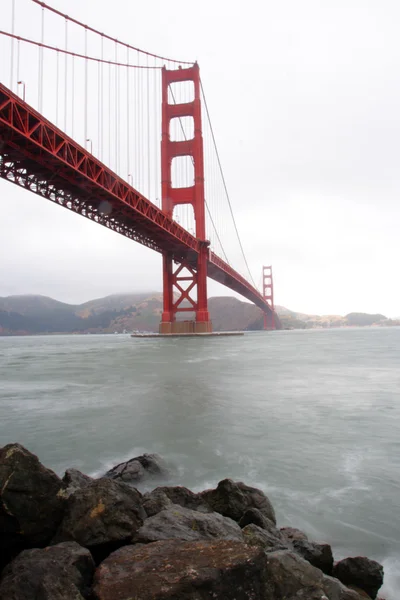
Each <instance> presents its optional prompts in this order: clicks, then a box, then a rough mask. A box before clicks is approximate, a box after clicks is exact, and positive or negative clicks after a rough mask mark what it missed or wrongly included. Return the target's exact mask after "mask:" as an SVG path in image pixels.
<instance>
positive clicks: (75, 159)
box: [0, 84, 271, 313]
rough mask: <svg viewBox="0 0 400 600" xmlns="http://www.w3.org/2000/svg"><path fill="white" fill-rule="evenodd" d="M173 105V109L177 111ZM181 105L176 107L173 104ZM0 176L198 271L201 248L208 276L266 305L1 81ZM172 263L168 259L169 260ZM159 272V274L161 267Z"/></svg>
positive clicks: (266, 308)
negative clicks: (167, 253) (167, 254)
mask: <svg viewBox="0 0 400 600" xmlns="http://www.w3.org/2000/svg"><path fill="white" fill-rule="evenodd" d="M176 106H177V105H175V106H174V107H173V108H172V107H171V115H172V114H173V111H174V110H178V109H177V108H176ZM178 106H179V105H178ZM0 177H2V178H3V179H6V180H7V181H10V182H12V183H14V184H15V185H18V186H20V187H22V188H24V189H26V190H29V191H31V192H34V193H35V194H38V195H39V196H42V197H44V198H47V199H48V200H51V201H52V202H55V203H57V204H59V205H60V206H64V207H65V208H67V209H69V210H72V211H74V212H76V213H78V214H80V215H82V216H84V217H86V218H88V219H91V220H92V221H95V222H97V223H100V224H101V225H103V226H104V227H107V228H108V229H111V230H113V231H116V232H117V233H119V234H121V235H124V236H126V237H128V238H130V239H133V240H135V241H137V242H139V243H141V244H143V245H144V246H147V247H148V248H151V249H153V250H157V251H158V252H161V253H163V252H169V256H171V257H172V259H173V261H174V262H175V263H182V262H183V261H187V263H188V264H189V265H190V266H191V268H192V269H197V264H198V255H199V254H200V252H201V253H202V256H203V258H204V257H205V258H204V260H205V262H206V267H207V274H208V276H209V277H211V278H212V279H214V280H215V281H218V282H219V283H222V284H223V285H225V286H226V287H228V288H230V289H231V290H233V291H235V292H237V293H238V294H241V295H242V296H244V297H245V298H247V299H248V300H250V301H251V302H254V304H256V305H257V306H259V307H260V308H261V309H262V310H263V311H266V312H267V313H270V312H271V308H270V306H269V304H268V302H267V301H266V300H264V298H263V296H262V294H260V292H259V291H258V290H256V289H255V288H254V287H253V286H252V285H251V284H250V283H249V282H248V281H246V279H244V277H242V276H241V275H239V273H237V272H236V271H235V270H234V269H233V268H232V267H231V266H230V265H228V264H227V263H226V262H225V261H223V260H222V259H221V258H219V257H218V256H216V255H215V254H214V253H213V252H210V250H209V248H207V247H206V248H205V249H204V247H205V242H203V241H202V240H198V239H196V238H195V237H194V236H192V235H191V234H190V233H188V232H187V231H186V230H185V229H183V227H181V226H180V225H178V223H176V222H175V221H173V220H172V218H171V217H170V216H168V215H167V214H165V213H164V212H163V211H162V210H160V209H159V208H158V207H157V206H155V205H154V204H153V203H152V202H150V201H149V200H147V199H146V198H145V197H144V196H142V195H141V194H140V193H139V192H137V191H136V190H135V189H134V188H133V187H131V186H130V185H129V184H127V183H126V182H125V181H124V180H123V179H121V178H120V177H118V176H117V175H116V174H115V173H113V172H112V171H111V170H110V169H109V168H108V167H106V166H105V165H104V164H103V163H101V162H100V161H99V160H97V159H96V158H95V157H93V156H92V155H91V154H90V153H89V152H88V151H87V150H85V148H83V147H82V146H80V145H79V144H77V143H76V142H75V141H74V140H73V139H71V138H70V137H69V136H67V135H66V134H65V133H64V132H62V131H61V130H60V129H58V128H57V127H56V126H55V125H53V124H52V123H51V122H50V121H48V120H47V119H45V118H44V117H43V116H42V115H41V114H40V113H38V112H37V111H35V110H34V109H33V108H32V107H31V106H29V104H27V103H25V102H24V101H23V100H22V99H21V98H20V97H19V96H17V95H16V94H13V93H12V92H11V91H10V90H9V89H8V88H7V87H6V86H4V85H3V84H0ZM171 266H172V265H171ZM164 276H165V273H164Z"/></svg>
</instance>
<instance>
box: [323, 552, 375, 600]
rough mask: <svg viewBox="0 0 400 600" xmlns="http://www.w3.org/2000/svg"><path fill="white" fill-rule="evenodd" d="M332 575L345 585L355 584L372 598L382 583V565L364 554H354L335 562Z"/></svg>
mask: <svg viewBox="0 0 400 600" xmlns="http://www.w3.org/2000/svg"><path fill="white" fill-rule="evenodd" d="M333 576H334V577H336V578H337V579H340V581H341V582H342V583H344V584H345V585H347V586H348V585H354V586H357V587H358V588H360V589H361V590H364V591H365V592H366V593H367V594H368V595H369V596H370V597H371V598H373V599H374V598H376V595H377V593H378V590H379V588H380V587H381V586H382V584H383V567H382V565H380V564H379V563H378V562H376V561H375V560H370V559H369V558H366V557H365V556H355V557H352V558H345V559H344V560H341V561H340V562H338V563H336V564H335V565H334V567H333Z"/></svg>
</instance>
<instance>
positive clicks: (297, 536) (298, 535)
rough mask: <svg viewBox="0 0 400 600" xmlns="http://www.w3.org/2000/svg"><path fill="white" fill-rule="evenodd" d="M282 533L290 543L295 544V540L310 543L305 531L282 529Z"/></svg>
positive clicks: (293, 528) (289, 528) (294, 528)
mask: <svg viewBox="0 0 400 600" xmlns="http://www.w3.org/2000/svg"><path fill="white" fill-rule="evenodd" d="M280 532H281V534H282V535H283V536H284V537H285V538H286V539H287V541H288V542H294V541H295V540H305V541H308V537H307V536H306V534H305V533H304V531H301V530H300V529H296V527H281V528H280Z"/></svg>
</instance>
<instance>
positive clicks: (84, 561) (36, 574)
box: [0, 542, 94, 600]
mask: <svg viewBox="0 0 400 600" xmlns="http://www.w3.org/2000/svg"><path fill="white" fill-rule="evenodd" d="M93 573H94V561H93V558H92V556H91V554H90V552H89V550H86V549H85V548H82V547H81V546H79V545H78V544H77V543H76V542H65V543H63V544H59V545H57V546H51V547H48V548H44V549H37V548H36V549H33V550H24V551H23V552H21V554H19V556H17V558H15V559H14V560H13V561H12V562H11V563H10V564H9V565H7V567H6V568H5V569H4V571H3V574H2V577H1V580H0V600H39V599H40V600H83V598H87V597H88V595H89V591H90V585H91V582H92V578H93Z"/></svg>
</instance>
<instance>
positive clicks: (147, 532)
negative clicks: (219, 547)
mask: <svg viewBox="0 0 400 600" xmlns="http://www.w3.org/2000/svg"><path fill="white" fill-rule="evenodd" d="M216 538H218V539H224V540H238V541H243V535H242V531H241V529H240V527H239V525H238V524H237V523H235V521H233V520H232V519H229V518H227V517H223V516H222V515H220V514H219V513H202V512H198V511H196V510H191V509H190V508H184V507H183V506H180V505H179V504H172V505H171V506H169V507H168V508H166V509H165V510H162V511H161V512H159V513H157V514H156V515H154V516H153V517H149V518H148V519H146V520H145V522H144V523H143V525H142V527H140V529H139V530H138V531H137V533H136V535H135V536H134V540H135V541H136V542H143V543H149V542H156V541H159V540H168V539H179V540H186V541H195V540H207V539H216Z"/></svg>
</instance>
